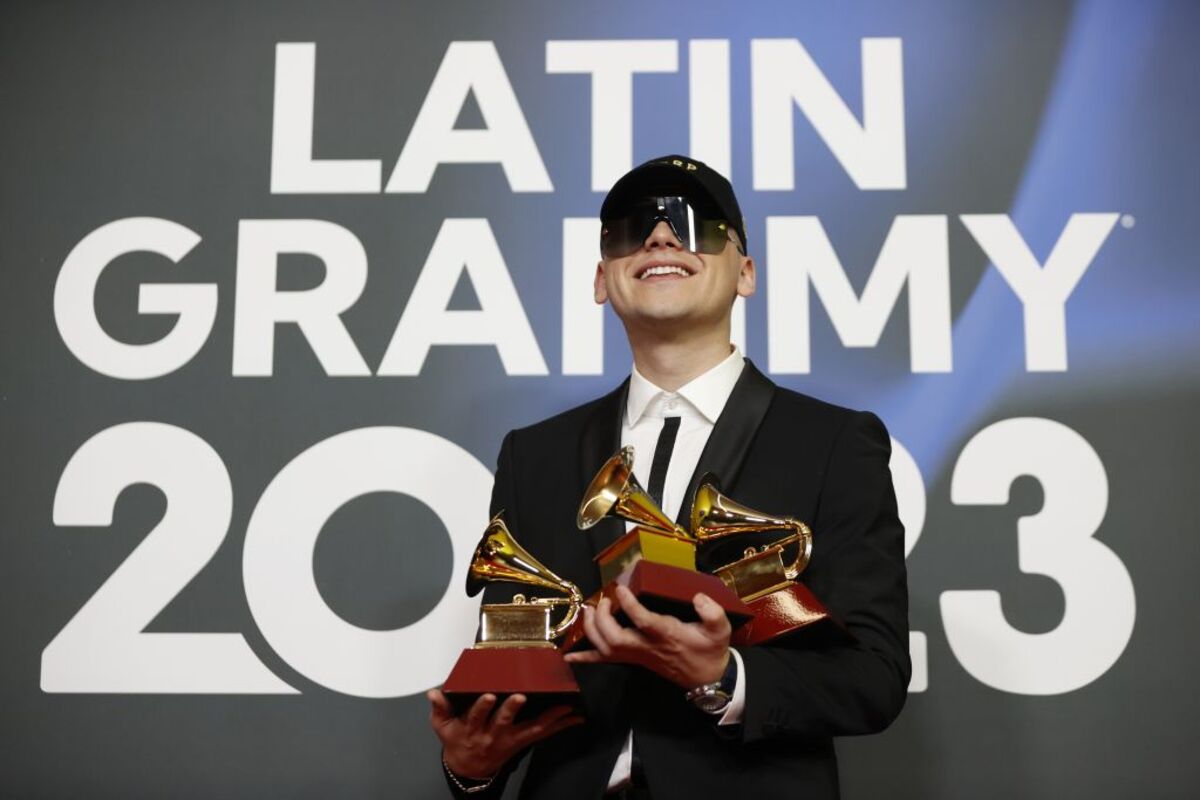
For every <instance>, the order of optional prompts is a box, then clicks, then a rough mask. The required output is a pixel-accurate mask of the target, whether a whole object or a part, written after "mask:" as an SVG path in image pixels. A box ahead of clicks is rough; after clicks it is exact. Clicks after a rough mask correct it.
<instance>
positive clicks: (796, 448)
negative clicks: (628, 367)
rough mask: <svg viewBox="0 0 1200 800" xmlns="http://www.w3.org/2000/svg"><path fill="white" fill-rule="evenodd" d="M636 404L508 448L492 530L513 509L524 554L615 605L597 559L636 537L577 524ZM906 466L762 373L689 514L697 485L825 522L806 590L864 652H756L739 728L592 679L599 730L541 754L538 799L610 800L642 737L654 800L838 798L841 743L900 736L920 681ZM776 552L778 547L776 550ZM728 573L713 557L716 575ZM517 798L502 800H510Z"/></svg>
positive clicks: (884, 441) (532, 793)
mask: <svg viewBox="0 0 1200 800" xmlns="http://www.w3.org/2000/svg"><path fill="white" fill-rule="evenodd" d="M627 388H628V381H627V382H626V383H625V384H622V385H621V386H620V387H619V388H618V389H617V390H615V391H613V392H612V393H610V394H608V395H606V396H604V397H602V398H600V399H598V400H595V401H593V402H591V403H588V404H586V405H583V406H579V407H577V408H574V409H572V410H570V411H567V412H565V413H563V414H560V415H558V416H556V417H552V418H551V419H548V420H545V421H544V422H540V423H538V424H536V425H533V426H531V427H528V428H523V429H520V430H515V431H512V432H511V433H509V434H508V436H507V437H506V438H505V439H504V443H503V445H502V446H501V448H500V457H499V463H498V465H497V470H496V482H495V488H494V490H493V494H492V513H493V514H495V513H496V512H498V511H500V510H501V509H503V510H504V516H505V519H506V521H507V523H508V525H509V527H510V528H511V530H512V531H513V534H514V536H516V538H517V539H518V540H519V541H520V542H521V544H523V545H524V546H525V547H526V548H527V549H528V550H529V551H530V552H531V553H533V554H534V555H535V556H536V557H537V558H538V559H540V560H541V561H542V562H543V563H544V564H546V566H548V567H549V568H550V569H552V570H554V571H555V572H556V573H558V574H559V575H561V576H563V577H565V578H567V579H569V580H572V581H574V582H576V583H577V584H578V585H579V588H580V589H581V590H582V592H583V594H584V596H588V595H590V594H591V593H593V592H595V591H596V590H598V589H599V588H600V579H599V573H598V571H597V569H596V567H595V564H594V562H593V560H592V559H593V557H594V556H595V555H596V553H598V552H599V551H600V550H601V549H603V548H604V547H605V546H606V545H607V544H609V543H610V542H611V541H613V540H614V539H615V538H616V537H618V536H620V535H621V534H622V533H623V532H624V529H625V526H624V523H623V522H621V521H620V520H615V519H614V520H605V521H604V522H601V523H600V524H599V525H597V526H596V527H594V528H592V529H591V530H590V531H587V532H583V531H580V530H578V529H577V528H576V527H575V513H576V510H577V507H578V504H579V501H580V498H581V497H582V496H583V492H584V489H585V488H586V487H587V485H588V482H589V481H590V480H591V479H592V477H593V476H594V475H595V473H596V471H597V470H598V469H599V468H600V466H601V464H603V463H604V461H605V460H606V459H608V458H609V457H610V456H611V455H612V454H613V453H615V452H616V451H617V449H618V447H619V444H620V435H621V417H622V415H623V414H624V413H625V395H626V391H627ZM890 451H891V448H890V440H889V438H888V435H887V431H886V430H885V429H884V427H883V424H882V423H881V422H880V421H879V420H878V418H876V417H875V416H874V415H871V414H867V413H862V412H853V411H849V410H847V409H843V408H839V407H837V406H833V405H829V404H827V403H823V402H820V401H818V400H815V399H813V398H811V397H807V396H805V395H802V394H798V393H796V392H792V391H789V390H786V389H782V388H780V387H777V386H776V385H775V384H774V383H772V382H771V381H770V380H769V379H767V378H766V377H765V376H764V375H763V374H762V373H761V372H759V371H758V370H757V369H756V368H755V367H754V365H753V364H751V363H750V362H749V361H747V362H746V367H745V369H744V370H743V372H742V375H741V377H740V378H739V380H738V382H737V384H736V386H735V387H734V389H733V393H732V394H731V395H730V398H729V401H728V403H727V404H726V406H725V409H724V411H723V412H722V414H721V416H720V419H718V420H717V423H716V425H715V427H714V428H713V431H712V434H711V436H710V438H709V441H708V444H707V446H706V447H705V449H704V452H703V453H702V455H701V457H700V462H699V465H698V466H697V468H696V473H695V475H693V477H692V485H691V487H690V488H689V491H688V493H687V494H686V495H685V497H687V498H689V500H688V502H690V498H691V494H692V489H694V486H695V483H696V481H697V480H698V479H699V477H700V476H701V475H703V474H704V473H705V472H709V471H711V472H714V473H716V475H717V476H718V477H719V478H720V480H721V484H722V488H723V490H724V491H725V492H726V493H727V494H728V495H729V496H731V497H733V498H735V499H736V500H738V501H739V502H741V503H744V504H746V505H749V506H751V507H754V508H757V509H760V510H762V511H766V512H769V513H771V514H779V515H788V516H794V517H797V518H799V519H802V520H805V521H806V522H808V523H809V524H810V525H811V527H812V529H813V532H814V533H813V536H814V545H813V556H812V561H811V562H810V564H809V566H808V568H807V569H806V570H805V572H804V574H803V575H802V580H803V581H804V583H805V584H806V585H807V586H808V587H809V588H810V589H812V591H813V592H814V593H815V594H816V596H817V597H818V598H820V599H821V600H822V601H823V602H824V603H825V604H826V605H827V606H828V607H829V608H830V610H831V611H832V612H833V613H834V614H835V615H837V616H838V617H839V618H840V619H841V620H842V621H843V622H844V623H845V625H846V628H847V629H848V630H849V631H850V633H852V634H853V636H854V641H853V642H851V643H847V642H846V641H845V640H844V639H838V638H835V637H826V636H822V635H820V634H819V633H818V632H816V631H812V634H813V635H811V636H810V635H807V634H808V633H809V632H802V633H800V634H799V635H797V636H794V637H792V638H791V639H790V640H787V641H781V642H779V643H778V644H769V645H761V646H755V647H743V648H739V653H740V654H741V656H742V660H743V663H744V664H745V672H744V674H743V680H744V681H745V682H746V683H745V686H746V705H745V713H744V716H743V721H742V724H741V725H736V726H721V727H718V726H717V725H716V724H715V718H714V717H711V716H709V715H706V714H703V713H701V712H699V711H697V710H696V709H695V708H693V707H692V706H691V705H690V704H689V703H688V702H687V701H686V700H685V699H684V692H683V690H681V689H680V688H679V687H678V686H676V685H674V684H672V683H669V682H667V681H665V680H663V679H661V678H659V677H658V676H656V675H654V674H653V673H650V672H648V671H646V670H644V669H640V668H635V667H630V666H626V665H609V664H601V665H581V666H578V667H577V668H576V670H575V671H576V676H577V678H578V680H579V683H580V686H581V688H582V690H583V695H584V704H585V713H586V717H587V722H586V723H585V724H583V725H580V726H577V727H575V728H571V729H569V730H567V731H564V732H563V733H560V734H558V735H557V736H555V737H553V738H551V739H549V740H546V741H543V742H541V743H539V744H537V745H536V746H535V747H534V748H533V749H532V755H531V761H530V764H529V769H528V772H527V774H526V776H525V780H524V783H523V785H522V787H521V797H523V798H538V799H539V800H540V799H542V798H545V800H561V799H562V798H599V797H601V796H602V795H603V793H604V791H605V787H606V785H607V783H608V779H609V776H610V774H611V772H612V768H613V764H614V763H615V761H616V758H617V755H618V753H619V752H620V750H621V747H622V746H623V744H624V742H625V738H626V735H627V734H628V732H629V730H630V729H631V728H632V730H633V732H634V740H635V742H636V747H637V751H638V754H639V756H640V758H641V760H642V763H643V766H644V769H645V774H646V780H647V781H648V783H649V786H650V791H651V794H652V795H653V797H654V798H655V800H674V798H680V799H681V800H682V799H683V798H689V800H694V799H695V798H708V797H712V798H729V797H738V796H747V797H756V798H773V797H796V798H805V800H817V799H818V798H833V797H837V795H838V775H837V762H836V758H835V755H834V749H833V742H832V737H834V736H842V735H850V734H864V733H873V732H876V731H880V730H882V729H883V728H885V727H887V725H888V724H889V723H891V721H892V720H893V719H894V718H895V716H896V715H897V714H898V713H899V711H900V708H901V707H902V706H903V704H904V700H905V696H906V692H907V686H908V680H909V673H910V665H909V658H908V620H907V611H908V593H907V585H906V579H905V568H904V531H903V528H902V526H901V524H900V521H899V518H898V517H897V515H896V499H895V494H894V492H893V489H892V481H891V474H890V472H889V470H888V458H889V455H890ZM688 502H685V503H684V504H683V507H682V508H681V509H680V512H679V515H680V521H681V522H684V521H686V518H687V516H688V513H689V510H690V509H689V508H688ZM772 537H778V532H775V533H773V534H766V535H765V538H766V539H770V538H772ZM746 544H747V539H746V538H744V537H738V538H737V541H736V542H731V543H728V545H726V546H728V547H732V548H734V549H735V550H736V551H737V552H738V553H740V552H741V550H742V549H743V548H744V547H745V546H746ZM729 556H730V554H729V553H719V552H707V551H706V552H702V553H701V554H700V561H701V562H702V563H703V562H704V561H705V560H706V559H707V560H708V561H709V562H711V563H724V562H725V561H728V560H731V559H730V557H729ZM519 590H520V588H519V587H515V586H507V585H498V584H496V585H492V586H490V587H489V588H488V590H487V592H486V594H485V602H504V601H505V600H507V599H508V598H509V597H511V595H512V594H513V593H514V592H516V591H519ZM503 782H504V781H503V776H502V777H501V778H500V779H498V780H497V781H496V782H495V784H494V787H493V788H494V792H488V794H492V795H494V796H498V795H499V793H500V791H501V790H502V788H503Z"/></svg>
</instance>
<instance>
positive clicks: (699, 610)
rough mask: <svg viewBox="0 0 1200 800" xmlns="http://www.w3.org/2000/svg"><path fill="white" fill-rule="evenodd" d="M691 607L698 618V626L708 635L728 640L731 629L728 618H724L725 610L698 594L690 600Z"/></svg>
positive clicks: (710, 599)
mask: <svg viewBox="0 0 1200 800" xmlns="http://www.w3.org/2000/svg"><path fill="white" fill-rule="evenodd" d="M692 606H693V607H694V608H695V609H696V614H698V615H699V617H700V624H701V625H703V626H704V630H705V631H707V632H708V633H709V635H711V636H712V637H714V638H718V639H728V638H729V634H730V633H731V632H732V630H733V628H732V626H731V625H730V624H729V618H728V617H727V616H725V609H723V608H721V605H720V604H719V603H718V602H717V601H716V600H713V599H712V598H711V597H709V596H708V595H706V594H704V593H703V592H700V593H697V595H696V596H695V597H693V598H692Z"/></svg>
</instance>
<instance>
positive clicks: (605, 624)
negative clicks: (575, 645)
mask: <svg viewBox="0 0 1200 800" xmlns="http://www.w3.org/2000/svg"><path fill="white" fill-rule="evenodd" d="M592 617H593V619H592V621H593V622H594V623H595V626H596V631H597V632H598V633H599V634H600V636H601V637H602V638H603V639H604V642H605V644H606V645H607V646H608V648H609V650H610V651H611V650H613V649H616V648H637V647H639V646H640V645H642V644H644V640H643V639H642V636H641V634H639V633H638V632H637V631H631V630H630V629H629V628H625V627H622V625H621V623H619V622H617V620H616V617H614V616H613V615H612V601H611V600H609V599H608V598H607V597H602V598H600V603H599V604H598V605H597V606H596V613H595V614H593V615H592ZM593 644H596V643H595V642H593ZM596 649H597V650H599V651H600V652H602V653H604V654H605V655H609V653H605V652H604V648H602V647H600V645H599V644H596Z"/></svg>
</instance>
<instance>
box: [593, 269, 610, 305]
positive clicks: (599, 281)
mask: <svg viewBox="0 0 1200 800" xmlns="http://www.w3.org/2000/svg"><path fill="white" fill-rule="evenodd" d="M592 299H593V300H595V301H596V304H597V305H604V304H605V302H607V301H608V285H607V284H606V283H605V282H604V262H603V261H597V262H596V278H595V280H594V282H593V283H592Z"/></svg>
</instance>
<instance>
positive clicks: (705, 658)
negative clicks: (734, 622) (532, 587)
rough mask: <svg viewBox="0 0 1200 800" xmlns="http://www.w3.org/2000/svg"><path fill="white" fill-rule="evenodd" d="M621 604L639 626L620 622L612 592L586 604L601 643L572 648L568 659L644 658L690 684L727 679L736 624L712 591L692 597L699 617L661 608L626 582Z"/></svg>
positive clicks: (589, 626)
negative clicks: (644, 602)
mask: <svg viewBox="0 0 1200 800" xmlns="http://www.w3.org/2000/svg"><path fill="white" fill-rule="evenodd" d="M617 604H618V605H617V608H619V609H620V610H621V611H624V612H625V615H626V616H627V617H629V621H630V622H632V623H633V625H634V627H632V628H626V627H623V626H622V625H621V623H619V622H617V620H616V618H615V617H613V609H614V607H613V604H612V603H611V602H610V601H609V599H608V598H607V597H602V598H601V599H600V602H599V604H598V605H597V606H596V607H595V608H592V607H591V606H584V613H583V629H584V632H585V633H587V638H588V640H589V641H590V642H591V643H592V644H593V645H594V646H595V648H596V649H595V650H584V651H582V652H578V653H568V654H567V656H566V658H567V661H570V662H573V663H576V664H589V663H592V664H594V663H599V662H616V663H624V664H639V665H641V666H643V667H646V668H647V669H649V670H651V671H653V672H656V673H658V674H659V675H661V676H662V677H664V678H666V679H667V680H669V681H671V682H673V683H676V684H678V685H679V686H681V687H683V688H685V689H689V688H691V687H693V686H699V685H701V684H704V683H712V682H713V681H717V680H720V679H721V675H722V674H723V673H724V672H725V665H726V663H727V662H728V660H729V658H730V656H729V636H730V634H731V633H732V628H731V626H730V625H729V619H728V618H727V617H726V616H725V611H724V609H722V608H721V606H719V605H718V604H717V602H716V601H715V600H713V599H712V598H711V597H709V596H708V595H706V594H697V595H696V596H695V597H694V598H692V605H694V606H695V608H696V613H697V614H698V615H699V616H700V621H699V622H681V621H679V620H678V619H676V618H675V617H672V616H668V615H665V614H655V613H654V612H653V611H650V610H649V609H647V608H646V607H645V606H643V605H642V604H641V603H639V602H638V599H637V598H636V597H634V596H633V592H631V591H629V589H627V588H625V587H624V586H618V587H617Z"/></svg>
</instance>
